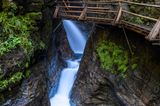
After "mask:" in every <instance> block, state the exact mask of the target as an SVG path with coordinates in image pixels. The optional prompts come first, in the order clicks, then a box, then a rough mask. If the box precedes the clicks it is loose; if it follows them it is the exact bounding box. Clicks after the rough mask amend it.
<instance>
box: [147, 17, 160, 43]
mask: <svg viewBox="0 0 160 106" xmlns="http://www.w3.org/2000/svg"><path fill="white" fill-rule="evenodd" d="M159 32H160V18H159V20H158V21H157V22H156V24H155V25H154V27H153V28H152V30H151V32H150V33H149V35H148V36H147V39H149V40H152V39H156V37H157V36H158V35H159Z"/></svg>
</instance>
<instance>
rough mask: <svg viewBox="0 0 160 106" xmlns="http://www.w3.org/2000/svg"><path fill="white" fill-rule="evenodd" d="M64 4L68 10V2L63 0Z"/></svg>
mask: <svg viewBox="0 0 160 106" xmlns="http://www.w3.org/2000/svg"><path fill="white" fill-rule="evenodd" d="M63 3H64V5H65V7H66V8H67V9H69V8H68V6H67V4H66V1H64V0H63Z"/></svg>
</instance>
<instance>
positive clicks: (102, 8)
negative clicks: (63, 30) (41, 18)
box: [59, 6, 109, 10]
mask: <svg viewBox="0 0 160 106" xmlns="http://www.w3.org/2000/svg"><path fill="white" fill-rule="evenodd" d="M59 7H60V8H73V9H74V8H75V9H83V8H84V7H82V6H59ZM87 9H97V10H109V8H105V7H87Z"/></svg>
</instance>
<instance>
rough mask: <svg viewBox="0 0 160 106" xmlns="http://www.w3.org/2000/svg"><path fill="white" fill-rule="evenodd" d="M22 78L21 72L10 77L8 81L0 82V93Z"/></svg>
mask: <svg viewBox="0 0 160 106" xmlns="http://www.w3.org/2000/svg"><path fill="white" fill-rule="evenodd" d="M22 78H23V73H22V72H17V73H15V74H14V75H12V76H11V77H10V78H9V79H5V80H1V81H0V91H2V90H4V89H7V88H9V87H10V86H11V85H13V84H15V83H18V82H19V81H20V80H21V79H22Z"/></svg>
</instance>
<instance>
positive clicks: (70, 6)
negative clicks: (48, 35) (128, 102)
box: [53, 0, 160, 44]
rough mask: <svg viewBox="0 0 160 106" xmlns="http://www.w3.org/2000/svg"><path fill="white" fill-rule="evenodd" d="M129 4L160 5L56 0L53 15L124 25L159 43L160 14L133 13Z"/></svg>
mask: <svg viewBox="0 0 160 106" xmlns="http://www.w3.org/2000/svg"><path fill="white" fill-rule="evenodd" d="M131 6H134V7H135V8H136V7H138V6H140V7H141V8H142V7H144V8H150V9H160V5H151V4H145V3H137V2H131V1H125V0H114V1H113V0H99V1H95V0H94V1H93V0H58V1H57V5H56V9H55V11H54V15H53V17H54V18H63V19H74V20H79V21H88V22H94V23H97V24H108V25H114V26H120V27H125V28H127V29H129V30H133V31H135V32H137V33H140V34H142V35H144V36H145V38H146V39H148V40H150V41H153V42H156V43H155V44H160V43H157V42H160V14H158V15H159V18H155V17H150V16H145V15H143V14H140V13H134V12H131V11H130V9H129V8H130V7H131ZM144 14H145V13H144ZM143 21H145V22H149V23H143Z"/></svg>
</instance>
